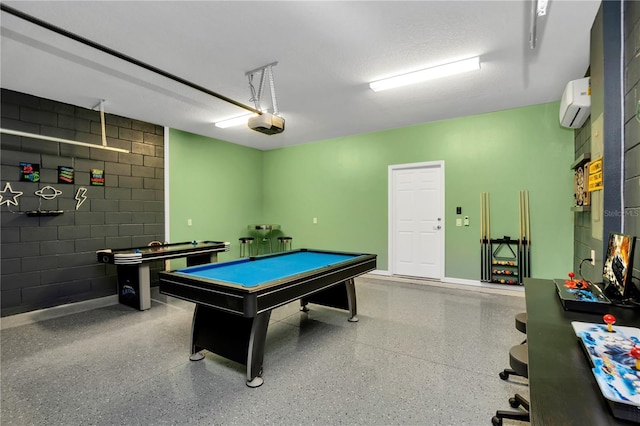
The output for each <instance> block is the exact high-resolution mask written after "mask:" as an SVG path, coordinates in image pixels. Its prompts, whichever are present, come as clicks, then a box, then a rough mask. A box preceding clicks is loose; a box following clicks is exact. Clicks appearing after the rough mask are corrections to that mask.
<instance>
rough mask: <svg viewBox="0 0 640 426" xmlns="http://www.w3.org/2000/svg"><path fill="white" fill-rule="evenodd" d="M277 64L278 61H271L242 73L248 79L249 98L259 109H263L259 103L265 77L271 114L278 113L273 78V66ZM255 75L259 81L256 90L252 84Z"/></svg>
mask: <svg viewBox="0 0 640 426" xmlns="http://www.w3.org/2000/svg"><path fill="white" fill-rule="evenodd" d="M276 65H278V62H271V63H270V64H267V65H264V66H262V67H260V68H256V69H254V70H251V71H247V72H246V73H244V75H246V76H247V78H248V79H249V89H250V90H251V99H249V100H250V101H252V102H253V104H254V105H255V108H256V109H257V110H259V111H265V110H263V109H262V107H261V105H260V101H261V99H262V94H263V92H264V85H265V77H266V78H267V79H268V80H269V91H270V92H271V106H272V107H273V115H278V102H277V100H276V86H275V82H274V80H273V67H274V66H276ZM256 75H260V82H259V83H258V90H257V93H256V88H255V87H254V85H253V79H254V78H255V76H256Z"/></svg>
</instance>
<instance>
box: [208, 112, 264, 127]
mask: <svg viewBox="0 0 640 426" xmlns="http://www.w3.org/2000/svg"><path fill="white" fill-rule="evenodd" d="M256 115H258V114H243V115H241V116H239V117H232V118H228V119H226V120H220V121H216V122H215V123H213V124H214V125H215V126H216V127H219V128H221V129H226V128H227V127H233V126H240V125H241V124H247V120H248V119H249V117H255V116H256Z"/></svg>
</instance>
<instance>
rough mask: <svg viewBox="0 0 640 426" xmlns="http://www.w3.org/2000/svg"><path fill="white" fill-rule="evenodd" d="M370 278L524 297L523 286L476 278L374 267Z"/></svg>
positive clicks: (369, 274)
mask: <svg viewBox="0 0 640 426" xmlns="http://www.w3.org/2000/svg"><path fill="white" fill-rule="evenodd" d="M367 275H368V276H370V278H378V279H384V280H385V281H393V280H396V281H401V282H409V283H413V284H421V285H431V286H435V287H446V288H457V289H460V290H473V291H482V292H487V293H494V294H505V295H509V296H521V297H524V287H523V286H520V285H502V284H492V283H484V282H481V281H477V280H467V279H463V278H450V277H444V278H443V279H442V280H434V279H429V278H419V277H406V276H400V275H391V273H390V272H389V271H383V270H379V269H376V270H375V271H371V272H369V273H367ZM470 287H473V288H470Z"/></svg>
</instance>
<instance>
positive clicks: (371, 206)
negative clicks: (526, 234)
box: [263, 102, 573, 280]
mask: <svg viewBox="0 0 640 426" xmlns="http://www.w3.org/2000/svg"><path fill="white" fill-rule="evenodd" d="M436 160H444V161H445V247H446V254H445V276H446V277H449V278H458V279H472V280H479V278H480V253H479V251H480V250H479V248H480V247H479V234H480V228H479V224H478V220H479V217H478V216H479V210H480V192H482V191H488V192H490V194H491V209H492V210H491V212H492V221H491V227H492V228H491V231H492V232H491V235H492V237H493V238H498V237H502V236H504V235H509V236H511V237H512V238H518V229H519V226H518V193H519V191H520V190H525V189H527V190H529V193H530V206H531V240H532V245H531V249H532V259H531V265H532V276H534V277H536V278H554V277H564V276H565V275H566V273H567V271H569V270H570V269H571V265H572V255H573V213H572V212H571V210H570V208H571V206H572V204H573V174H572V172H571V171H570V170H569V166H570V164H571V163H572V162H573V131H571V130H567V129H563V128H561V127H560V126H559V124H558V103H557V102H554V103H549V104H543V105H536V106H530V107H525V108H518V109H511V110H505V111H499V112H494V113H488V114H481V115H476V116H469V117H462V118H457V119H452V120H445V121H440V122H434V123H427V124H423V125H418V126H412V127H406V128H400V129H394V130H388V131H383V132H376V133H371V134H362V135H356V136H349V137H344V138H338V139H332V140H327V141H322V142H317V143H312V144H306V145H299V146H293V147H287V148H282V149H275V150H271V151H266V152H265V153H264V186H263V188H264V220H265V221H267V222H273V223H279V224H281V225H282V228H283V229H282V231H283V232H284V233H285V234H288V235H291V236H292V237H293V238H294V240H293V241H294V246H295V247H310V248H324V249H337V250H346V251H362V252H369V253H376V254H378V269H381V270H386V269H387V268H388V265H387V261H388V254H387V250H388V231H387V221H388V204H387V191H388V186H387V176H388V166H389V165H393V164H403V163H417V162H425V161H436ZM457 206H461V207H462V215H460V216H458V215H456V214H455V207H457ZM464 216H469V217H470V221H471V226H469V227H456V226H455V219H456V218H457V217H464ZM314 217H316V218H317V219H318V223H317V224H313V218H314Z"/></svg>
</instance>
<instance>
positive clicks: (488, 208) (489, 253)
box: [486, 192, 493, 281]
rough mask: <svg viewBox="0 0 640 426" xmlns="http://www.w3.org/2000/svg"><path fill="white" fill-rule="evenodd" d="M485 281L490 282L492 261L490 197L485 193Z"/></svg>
mask: <svg viewBox="0 0 640 426" xmlns="http://www.w3.org/2000/svg"><path fill="white" fill-rule="evenodd" d="M486 250H487V252H486V257H487V281H491V264H492V262H491V260H492V259H493V253H492V252H493V250H492V248H491V195H489V193H488V192H487V247H486Z"/></svg>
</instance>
